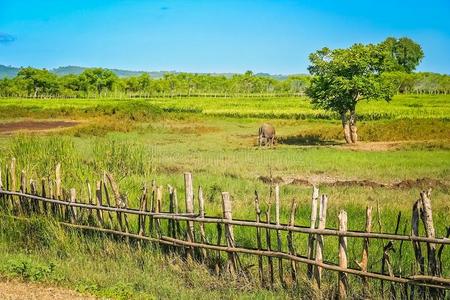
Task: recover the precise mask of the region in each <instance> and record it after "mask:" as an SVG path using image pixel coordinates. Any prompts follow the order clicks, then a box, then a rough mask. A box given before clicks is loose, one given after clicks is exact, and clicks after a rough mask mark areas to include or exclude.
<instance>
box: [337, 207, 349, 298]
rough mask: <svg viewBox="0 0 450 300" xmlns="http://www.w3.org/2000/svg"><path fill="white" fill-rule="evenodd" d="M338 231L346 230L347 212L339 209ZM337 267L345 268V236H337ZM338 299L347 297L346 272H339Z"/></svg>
mask: <svg viewBox="0 0 450 300" xmlns="http://www.w3.org/2000/svg"><path fill="white" fill-rule="evenodd" d="M338 219H339V231H342V232H346V231H347V212H346V211H344V210H341V211H340V213H339V217H338ZM339 267H341V268H343V269H347V237H345V236H340V237H339ZM338 276H339V299H346V298H347V291H348V281H347V273H345V272H339V275H338Z"/></svg>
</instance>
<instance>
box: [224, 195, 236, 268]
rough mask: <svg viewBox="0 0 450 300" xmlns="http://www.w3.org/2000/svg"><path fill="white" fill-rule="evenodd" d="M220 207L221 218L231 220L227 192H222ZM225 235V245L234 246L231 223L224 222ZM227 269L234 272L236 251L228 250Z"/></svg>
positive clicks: (231, 214) (229, 200) (229, 199)
mask: <svg viewBox="0 0 450 300" xmlns="http://www.w3.org/2000/svg"><path fill="white" fill-rule="evenodd" d="M222 209H223V218H224V219H225V220H228V221H232V220H233V213H232V206H231V198H230V194H229V193H228V192H223V193H222ZM225 237H226V240H227V247H228V248H234V247H235V242H234V233H233V225H231V224H225ZM227 266H228V270H229V271H230V273H231V274H232V275H235V274H236V270H237V263H236V253H234V252H228V263H227Z"/></svg>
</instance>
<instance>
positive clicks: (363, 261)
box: [357, 206, 372, 297]
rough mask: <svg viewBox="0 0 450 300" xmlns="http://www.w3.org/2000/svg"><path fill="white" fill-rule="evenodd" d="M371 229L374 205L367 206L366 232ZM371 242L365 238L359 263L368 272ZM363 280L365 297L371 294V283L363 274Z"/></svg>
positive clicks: (362, 269)
mask: <svg viewBox="0 0 450 300" xmlns="http://www.w3.org/2000/svg"><path fill="white" fill-rule="evenodd" d="M371 231H372V207H371V206H367V207H366V232H367V233H370V232H371ZM369 242H370V240H369V239H368V238H364V240H363V250H362V257H361V262H360V263H357V264H358V265H359V267H360V268H361V271H363V272H367V264H368V262H369ZM362 281H363V295H364V296H365V297H368V296H369V283H368V281H367V277H365V276H362Z"/></svg>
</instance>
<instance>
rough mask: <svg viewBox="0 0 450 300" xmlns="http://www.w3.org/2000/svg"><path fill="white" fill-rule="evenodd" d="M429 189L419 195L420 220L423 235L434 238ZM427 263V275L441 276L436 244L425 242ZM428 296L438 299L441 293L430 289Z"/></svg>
mask: <svg viewBox="0 0 450 300" xmlns="http://www.w3.org/2000/svg"><path fill="white" fill-rule="evenodd" d="M430 196H431V189H429V190H428V191H422V192H421V193H420V200H421V202H422V213H421V216H420V217H421V219H422V222H423V225H424V228H425V234H426V236H427V237H429V238H435V237H436V232H435V229H434V224H433V211H432V209H431V200H430ZM427 258H428V259H427V262H428V268H427V270H428V275H431V276H441V274H440V272H439V269H440V268H439V266H438V262H437V260H436V244H435V243H431V242H427ZM430 294H431V297H432V298H440V297H439V296H440V294H441V291H440V290H438V289H434V288H431V289H430Z"/></svg>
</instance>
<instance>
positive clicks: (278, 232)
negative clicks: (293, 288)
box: [275, 184, 286, 287]
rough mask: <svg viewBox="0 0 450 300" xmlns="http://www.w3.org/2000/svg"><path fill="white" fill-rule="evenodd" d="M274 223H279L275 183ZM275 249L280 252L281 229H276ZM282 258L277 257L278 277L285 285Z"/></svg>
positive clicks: (278, 195)
mask: <svg viewBox="0 0 450 300" xmlns="http://www.w3.org/2000/svg"><path fill="white" fill-rule="evenodd" d="M275 224H276V225H280V186H279V185H278V184H277V185H275ZM276 233H277V251H278V252H281V231H280V230H278V229H277V231H276ZM283 274H284V272H283V259H282V258H278V277H279V278H280V283H281V285H282V286H283V287H286V284H285V282H284V277H283Z"/></svg>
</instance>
